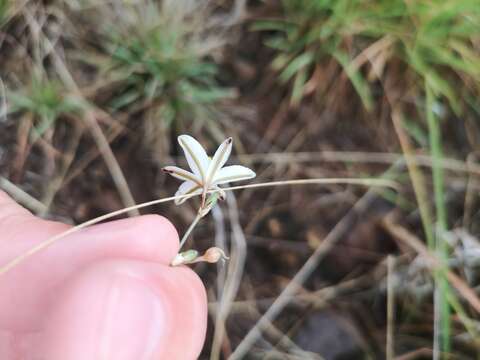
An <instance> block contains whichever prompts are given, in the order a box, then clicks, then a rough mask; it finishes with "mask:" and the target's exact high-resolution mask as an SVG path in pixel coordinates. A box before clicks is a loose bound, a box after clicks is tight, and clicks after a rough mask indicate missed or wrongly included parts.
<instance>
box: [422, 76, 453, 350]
mask: <svg viewBox="0 0 480 360" xmlns="http://www.w3.org/2000/svg"><path fill="white" fill-rule="evenodd" d="M425 90H426V96H427V99H426V110H427V123H428V133H429V141H430V153H431V156H432V175H433V189H434V198H435V211H436V226H434V229H435V231H434V239H435V240H434V248H435V250H436V252H437V253H439V256H440V258H441V259H442V261H444V262H446V260H447V259H448V244H447V242H446V241H445V239H444V238H443V234H444V233H445V231H446V230H447V210H446V206H445V196H444V173H443V168H442V166H441V163H442V157H443V155H442V140H441V133H440V125H439V120H438V119H437V118H436V116H435V113H434V111H433V107H434V105H435V104H434V102H435V98H434V95H433V92H432V89H431V87H430V85H429V82H428V78H427V80H426V82H425ZM432 225H433V224H432ZM438 275H439V276H436V282H437V287H436V289H435V291H436V295H438V298H437V296H435V300H436V301H438V304H435V305H436V306H435V307H436V311H440V314H439V315H440V318H439V321H440V323H439V326H440V328H441V333H440V334H439V336H440V338H441V347H442V351H443V352H444V353H449V352H450V349H451V344H450V335H451V334H450V329H451V320H450V316H451V310H450V306H449V304H448V294H449V293H450V292H451V289H450V286H449V284H448V280H447V279H446V278H445V276H442V275H441V274H438ZM437 306H438V307H439V309H437Z"/></svg>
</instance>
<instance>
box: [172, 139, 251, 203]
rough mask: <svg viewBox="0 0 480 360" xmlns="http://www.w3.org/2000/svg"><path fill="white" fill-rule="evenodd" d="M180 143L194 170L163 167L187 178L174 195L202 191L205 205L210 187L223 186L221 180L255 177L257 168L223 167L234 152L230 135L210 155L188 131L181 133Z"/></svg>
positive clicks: (229, 180)
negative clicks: (209, 155)
mask: <svg viewBox="0 0 480 360" xmlns="http://www.w3.org/2000/svg"><path fill="white" fill-rule="evenodd" d="M178 143H179V144H180V146H181V147H182V149H183V152H184V153H185V157H186V158H187V162H188V165H189V166H190V169H191V170H192V171H191V172H190V171H186V170H183V169H181V168H179V167H176V166H167V167H165V168H163V171H165V172H166V173H168V174H170V175H172V176H174V177H176V178H178V179H181V180H184V182H183V184H182V185H180V187H179V188H178V191H177V192H176V194H175V196H178V195H194V194H202V206H203V205H204V203H205V196H206V193H207V191H210V190H220V187H219V186H218V185H221V184H225V183H229V182H232V181H239V180H247V179H251V178H254V177H255V172H253V171H252V170H250V169H249V168H247V167H245V166H241V165H231V166H225V167H223V166H224V165H225V163H226V162H227V160H228V157H229V156H230V153H231V152H232V138H231V137H230V138H228V139H227V140H225V141H224V142H223V143H222V144H221V145H220V146H219V147H218V149H217V151H216V152H215V155H213V158H210V157H208V155H207V153H206V152H205V150H204V148H203V147H202V145H200V143H199V142H198V141H197V140H195V139H194V138H193V137H191V136H189V135H180V136H179V137H178ZM187 199H188V198H183V199H179V200H175V203H176V204H177V205H178V204H181V203H183V202H184V201H185V200H187Z"/></svg>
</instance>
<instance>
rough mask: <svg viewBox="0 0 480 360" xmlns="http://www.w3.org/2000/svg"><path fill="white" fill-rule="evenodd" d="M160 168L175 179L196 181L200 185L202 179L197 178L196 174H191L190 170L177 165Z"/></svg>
mask: <svg viewBox="0 0 480 360" xmlns="http://www.w3.org/2000/svg"><path fill="white" fill-rule="evenodd" d="M162 170H163V171H164V172H166V173H167V174H170V175H172V176H173V177H175V178H177V179H180V180H184V181H191V182H194V183H196V184H197V185H198V186H202V180H201V179H199V177H198V176H197V175H195V174H192V173H191V172H190V171H187V170H183V169H181V168H179V167H177V166H165V167H164V168H163V169H162Z"/></svg>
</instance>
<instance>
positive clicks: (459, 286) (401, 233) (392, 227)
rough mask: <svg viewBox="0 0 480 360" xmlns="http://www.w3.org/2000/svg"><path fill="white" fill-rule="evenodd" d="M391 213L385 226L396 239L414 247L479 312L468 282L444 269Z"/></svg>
mask: <svg viewBox="0 0 480 360" xmlns="http://www.w3.org/2000/svg"><path fill="white" fill-rule="evenodd" d="M392 216H393V214H391V215H390V216H387V217H385V219H384V224H385V228H386V229H387V230H388V231H389V232H390V233H391V234H392V235H393V236H394V237H395V238H397V239H398V240H400V241H402V242H403V243H405V244H407V245H408V246H409V247H411V248H412V249H414V250H415V251H416V252H417V253H418V254H419V255H421V256H423V257H424V258H425V259H426V260H428V265H429V266H430V268H431V269H432V271H433V270H439V271H442V272H444V273H445V276H446V278H447V279H448V281H449V283H450V284H451V285H452V286H453V287H454V288H455V289H456V290H457V291H458V292H459V294H460V295H461V296H462V297H463V298H464V299H465V300H466V301H467V302H468V303H469V304H470V305H471V306H472V307H473V308H474V309H475V311H476V312H477V313H479V314H480V299H479V298H478V296H477V294H476V293H475V291H474V290H473V289H472V288H471V287H470V286H468V284H467V283H466V282H465V281H464V280H463V279H461V278H460V277H459V276H458V275H456V274H455V273H453V272H452V271H450V270H448V269H446V267H445V265H444V264H443V263H442V261H441V260H440V259H439V258H438V257H437V256H436V255H434V254H433V253H432V252H431V251H429V250H428V249H427V247H426V246H425V245H424V244H423V243H422V241H421V240H420V239H419V238H417V237H416V236H415V235H414V234H412V233H411V232H409V231H408V230H407V229H405V228H404V227H402V226H400V225H398V224H395V223H394V222H393V219H392Z"/></svg>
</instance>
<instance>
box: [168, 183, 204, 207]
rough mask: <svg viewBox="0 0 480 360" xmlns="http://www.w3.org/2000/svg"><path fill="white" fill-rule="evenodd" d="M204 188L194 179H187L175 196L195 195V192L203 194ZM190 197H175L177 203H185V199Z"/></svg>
mask: <svg viewBox="0 0 480 360" xmlns="http://www.w3.org/2000/svg"><path fill="white" fill-rule="evenodd" d="M202 191H203V189H202V188H201V187H200V186H198V185H197V184H195V183H194V182H192V181H185V182H184V183H183V184H182V185H180V187H179V188H178V190H177V192H176V193H175V196H179V195H193V194H201V193H202ZM188 199H190V198H188V197H187V198H182V199H175V204H176V205H180V204H183V203H184V202H185V201H187V200H188Z"/></svg>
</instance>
